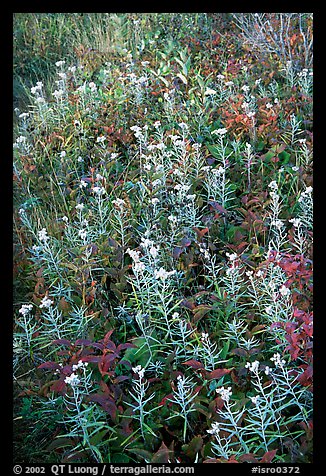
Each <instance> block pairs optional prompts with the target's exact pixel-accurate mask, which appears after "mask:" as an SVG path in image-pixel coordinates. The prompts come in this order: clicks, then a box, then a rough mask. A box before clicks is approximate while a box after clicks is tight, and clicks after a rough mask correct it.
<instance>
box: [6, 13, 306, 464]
mask: <svg viewBox="0 0 326 476" xmlns="http://www.w3.org/2000/svg"><path fill="white" fill-rule="evenodd" d="M311 20H312V18H311V15H310V14H295V13H294V14H267V13H265V14H261V13H260V14H259V13H258V14H248V15H247V16H246V14H232V15H226V14H223V13H222V14H221V13H220V14H212V15H208V14H203V13H192V14H182V15H180V14H178V13H177V14H175V13H170V14H166V13H161V14H157V13H149V14H146V15H138V14H137V13H131V14H120V13H118V14H110V13H109V14H78V13H75V14H73V13H71V14H67V15H62V14H27V16H26V14H24V13H22V14H17V15H15V19H14V22H15V28H14V45H15V55H16V59H17V61H15V65H14V66H15V72H18V71H19V77H18V78H17V77H16V82H15V100H16V101H17V100H18V98H19V107H16V108H15V111H14V112H15V115H14V121H15V124H14V138H13V151H14V161H13V183H14V204H15V207H14V286H15V293H14V295H15V297H14V299H15V307H14V312H13V317H14V326H13V338H14V339H13V358H14V360H13V370H14V390H15V392H14V394H15V427H16V430H15V431H16V434H18V433H19V434H22V436H26V435H27V437H26V438H17V441H16V445H17V449H19V451H16V452H15V453H16V454H19V455H22V457H23V456H24V457H26V461H27V462H31V461H32V462H33V463H35V461H36V462H37V461H41V462H42V463H43V462H44V461H45V460H46V461H47V462H51V463H53V462H55V463H57V462H58V463H59V462H67V461H70V462H72V463H84V462H87V461H94V462H100V463H113V464H114V463H127V464H134V463H142V462H144V461H145V462H148V463H181V464H188V463H189V462H192V463H193V462H195V463H204V462H205V463H206V462H210V463H218V462H219V463H220V462H222V463H225V462H237V463H242V462H252V463H253V462H257V463H270V462H272V463H274V462H277V463H288V462H291V463H293V464H294V463H296V462H301V461H303V462H310V461H311V457H312V456H311V455H312V417H313V411H312V392H313V326H312V321H313V312H312V294H313V293H312V291H313V287H312V286H313V280H312V264H313V260H312V243H313V188H312V176H311V174H312V167H313V148H312V137H313V135H312V132H313V130H312V124H313V122H312V121H313V117H312V102H313V97H312V92H313V68H312V60H311V58H312V43H311V40H312V21H311ZM252 26H255V28H254V29H253V28H251V27H252ZM69 31H70V32H74V35H70V34H69ZM31 32H35V35H34V33H33V38H32V36H31ZM49 38H51V39H52V38H53V40H54V41H51V42H49ZM22 39H24V43H22ZM239 39H240V40H241V41H242V42H243V46H244V47H243V48H240V49H239V48H238V45H239ZM251 40H252V42H251V43H250V44H252V46H253V48H252V49H250V48H248V47H247V46H246V44H247V43H248V42H249V41H251ZM290 43H291V44H290ZM57 45H61V47H60V51H59V50H58V47H57ZM95 45H96V46H95ZM289 46H291V48H289ZM22 51H24V55H22V53H21V52H22ZM40 51H42V52H43V53H44V52H45V53H44V55H42V58H40V56H39V52H40ZM25 53H26V57H25ZM31 58H33V60H31ZM41 59H42V61H41ZM217 59H218V62H219V68H218V70H216V61H217ZM44 60H46V61H44ZM32 65H33V68H34V65H35V70H34V69H32ZM37 65H38V67H36V66H37ZM22 66H24V67H22ZM15 74H17V73H15ZM16 84H18V85H19V84H21V86H22V88H21V89H20V93H19V94H18V95H17V85H16ZM25 106H26V107H25ZM111 334H112V335H113V337H111ZM49 359H51V361H49ZM42 370H46V372H42ZM53 373H54V378H53V375H52V374H53ZM26 375H28V378H26ZM36 394H37V395H36ZM45 417H49V419H50V421H51V424H50V426H49V428H48V429H45V428H44V425H43V423H42V422H43V421H44V420H45ZM32 426H33V428H34V430H33V432H32V436H31V435H30V428H31V427H32ZM54 435H55V436H56V438H55V440H53V438H54ZM34 436H35V442H34V440H33V448H31V447H30V448H28V446H29V445H30V442H31V437H33V438H34ZM52 440H53V441H52ZM34 447H35V450H34ZM21 451H23V452H21ZM18 463H20V461H18Z"/></svg>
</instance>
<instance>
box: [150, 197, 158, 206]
mask: <svg viewBox="0 0 326 476" xmlns="http://www.w3.org/2000/svg"><path fill="white" fill-rule="evenodd" d="M159 201H160V200H159V199H158V198H157V197H154V198H152V200H151V202H152V204H153V205H156V204H157V203H159Z"/></svg>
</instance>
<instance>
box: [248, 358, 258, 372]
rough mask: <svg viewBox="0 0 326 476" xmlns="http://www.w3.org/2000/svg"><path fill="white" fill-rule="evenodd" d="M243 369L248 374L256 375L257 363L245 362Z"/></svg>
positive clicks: (256, 361)
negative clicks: (247, 371) (248, 372)
mask: <svg viewBox="0 0 326 476" xmlns="http://www.w3.org/2000/svg"><path fill="white" fill-rule="evenodd" d="M245 368H246V369H249V371H250V372H253V373H256V372H258V369H259V361H258V360H255V361H254V362H253V363H252V364H251V363H250V362H247V363H246V365H245Z"/></svg>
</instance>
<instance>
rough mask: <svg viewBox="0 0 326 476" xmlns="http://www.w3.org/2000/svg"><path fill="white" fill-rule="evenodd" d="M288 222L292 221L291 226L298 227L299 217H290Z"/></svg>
mask: <svg viewBox="0 0 326 476" xmlns="http://www.w3.org/2000/svg"><path fill="white" fill-rule="evenodd" d="M289 222H290V223H293V226H294V227H295V228H299V226H300V225H301V220H300V218H291V220H289Z"/></svg>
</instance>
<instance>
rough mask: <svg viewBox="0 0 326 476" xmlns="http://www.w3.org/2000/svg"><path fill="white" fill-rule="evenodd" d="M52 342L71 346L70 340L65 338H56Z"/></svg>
mask: <svg viewBox="0 0 326 476" xmlns="http://www.w3.org/2000/svg"><path fill="white" fill-rule="evenodd" d="M53 344H60V345H66V346H68V347H71V342H70V341H69V340H67V339H56V340H54V341H53Z"/></svg>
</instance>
